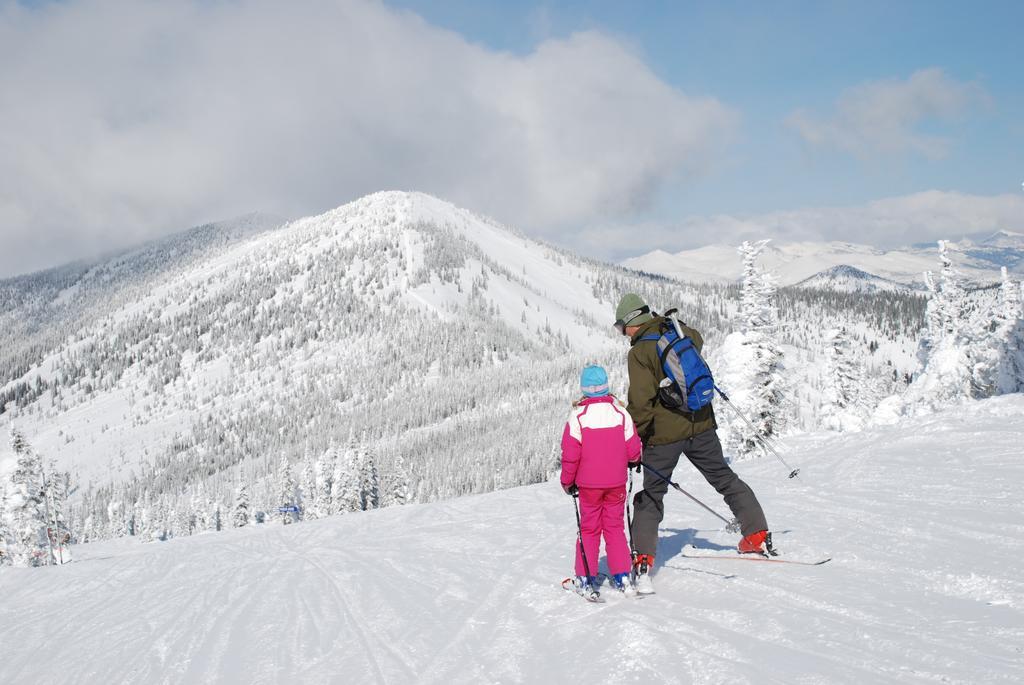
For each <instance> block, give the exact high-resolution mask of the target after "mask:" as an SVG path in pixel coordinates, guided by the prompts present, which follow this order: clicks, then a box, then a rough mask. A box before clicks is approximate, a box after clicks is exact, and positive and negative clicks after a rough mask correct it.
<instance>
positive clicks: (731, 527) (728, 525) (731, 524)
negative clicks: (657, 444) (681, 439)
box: [640, 462, 738, 531]
mask: <svg viewBox="0 0 1024 685" xmlns="http://www.w3.org/2000/svg"><path fill="white" fill-rule="evenodd" d="M640 463H641V464H642V465H643V467H644V468H645V469H647V470H648V471H650V472H651V473H653V474H654V475H655V476H657V477H658V478H660V479H662V480H663V481H665V482H666V483H668V484H669V485H671V486H672V487H673V488H675V489H676V490H678V491H679V492H681V493H683V494H684V495H686V496H687V497H689V498H690V499H692V500H693V501H694V502H696V503H697V504H699V505H700V506H702V507H704V509H705V510H707V511H708V512H710V513H711V514H713V515H714V516H716V517H718V518H719V519H721V520H722V521H724V522H725V529H726V530H728V531H734V530H736V528H737V525H738V524H737V522H736V520H735V519H734V520H732V521H730V520H729V519H727V518H725V517H724V516H722V515H721V514H719V513H718V512H717V511H715V510H714V509H712V508H711V507H709V506H708V505H706V504H704V503H703V502H701V501H700V500H699V499H697V498H696V497H694V496H693V495H691V494H690V493H688V492H687V491H686V490H683V489H682V488H681V487H679V483H676V482H675V481H673V480H671V479H670V478H668V477H667V476H666V475H665V474H663V473H662V472H661V471H658V470H657V469H655V468H653V467H651V466H648V465H647V464H644V463H643V462H640Z"/></svg>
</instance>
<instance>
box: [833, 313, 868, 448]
mask: <svg viewBox="0 0 1024 685" xmlns="http://www.w3.org/2000/svg"><path fill="white" fill-rule="evenodd" d="M827 338H829V339H830V345H829V349H828V355H827V357H826V364H825V369H824V372H825V390H824V394H823V400H824V402H823V407H822V424H823V425H824V426H825V427H826V428H830V429H833V430H847V429H854V430H856V429H859V428H861V427H862V426H863V416H862V413H863V411H864V409H865V408H866V403H865V401H864V397H865V395H866V394H867V392H868V391H867V388H866V387H865V385H866V384H865V382H864V366H863V364H861V362H860V360H859V359H858V358H857V355H856V354H854V352H853V349H852V345H851V344H850V336H849V334H848V333H847V331H846V329H845V328H837V329H835V330H833V331H831V332H830V333H829V334H828V336H827Z"/></svg>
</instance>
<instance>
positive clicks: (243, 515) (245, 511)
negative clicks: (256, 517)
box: [231, 483, 249, 528]
mask: <svg viewBox="0 0 1024 685" xmlns="http://www.w3.org/2000/svg"><path fill="white" fill-rule="evenodd" d="M231 522H232V525H234V527H235V528H241V527H242V526H245V525H248V523H249V488H247V487H246V485H245V483H239V484H238V488H237V489H236V490H235V506H234V512H233V513H232V515H231Z"/></svg>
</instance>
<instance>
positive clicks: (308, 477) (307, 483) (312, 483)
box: [299, 447, 320, 520]
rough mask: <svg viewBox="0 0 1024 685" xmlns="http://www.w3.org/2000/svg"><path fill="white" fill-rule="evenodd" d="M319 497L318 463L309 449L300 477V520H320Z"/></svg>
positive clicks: (303, 458)
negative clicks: (317, 483)
mask: <svg viewBox="0 0 1024 685" xmlns="http://www.w3.org/2000/svg"><path fill="white" fill-rule="evenodd" d="M317 495H318V491H317V486H316V463H315V461H314V459H313V455H312V452H310V451H309V448H308V447H307V448H306V451H305V452H304V454H303V456H302V473H301V475H300V476H299V498H300V499H299V502H300V507H301V512H300V518H302V519H310V520H312V519H315V518H319V515H320V511H319V508H318V507H317Z"/></svg>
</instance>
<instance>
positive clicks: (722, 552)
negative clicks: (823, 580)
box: [679, 545, 832, 566]
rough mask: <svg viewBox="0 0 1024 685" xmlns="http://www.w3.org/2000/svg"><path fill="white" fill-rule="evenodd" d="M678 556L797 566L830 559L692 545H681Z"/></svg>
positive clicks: (829, 558) (830, 559)
mask: <svg viewBox="0 0 1024 685" xmlns="http://www.w3.org/2000/svg"><path fill="white" fill-rule="evenodd" d="M679 556H681V557H686V558H687V559H735V560H737V561H764V562H768V563H770V564H795V565H797V566H821V565H822V564H825V563H827V562H829V561H832V557H826V558H825V559H820V560H818V561H803V560H798V559H781V558H779V557H766V556H763V555H761V554H740V553H739V552H736V551H735V550H731V549H708V548H706V547H694V546H693V545H686V546H685V547H683V551H682V552H681V553H680V555H679Z"/></svg>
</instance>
